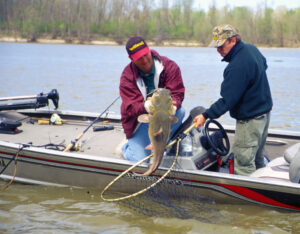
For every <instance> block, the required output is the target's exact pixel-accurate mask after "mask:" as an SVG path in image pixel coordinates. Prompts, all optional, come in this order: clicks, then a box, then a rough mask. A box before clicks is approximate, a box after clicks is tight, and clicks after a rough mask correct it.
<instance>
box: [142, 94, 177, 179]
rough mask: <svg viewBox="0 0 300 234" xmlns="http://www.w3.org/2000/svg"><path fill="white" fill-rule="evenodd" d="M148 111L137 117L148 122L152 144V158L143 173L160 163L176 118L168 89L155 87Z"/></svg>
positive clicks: (147, 173)
mask: <svg viewBox="0 0 300 234" xmlns="http://www.w3.org/2000/svg"><path fill="white" fill-rule="evenodd" d="M151 104H152V105H151V106H150V108H149V109H150V113H149V114H148V115H147V114H144V115H141V116H139V117H138V120H139V122H149V138H150V141H151V144H152V150H153V160H151V161H152V163H151V164H150V166H149V169H148V171H146V172H145V173H144V174H143V175H144V176H148V175H150V174H151V173H153V172H154V171H155V170H156V169H157V168H158V166H159V165H160V163H161V160H162V157H163V155H164V151H165V148H166V144H167V141H168V139H169V136H170V131H171V123H172V122H177V121H178V119H177V118H176V117H175V116H174V115H173V114H174V107H173V104H172V98H171V93H170V91H169V90H168V89H164V88H158V89H155V91H154V93H153V96H152V98H151Z"/></svg>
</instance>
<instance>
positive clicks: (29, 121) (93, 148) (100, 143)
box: [0, 112, 125, 158]
mask: <svg viewBox="0 0 300 234" xmlns="http://www.w3.org/2000/svg"><path fill="white" fill-rule="evenodd" d="M0 116H1V117H2V118H3V117H5V118H7V119H10V120H15V121H20V120H21V122H22V125H21V126H20V127H18V129H19V130H22V132H20V133H17V134H3V133H0V140H2V141H8V142H15V143H25V144H32V145H34V146H40V147H45V145H49V144H53V145H63V146H65V147H66V146H68V145H69V144H70V143H71V142H72V141H74V140H75V139H76V138H77V137H79V136H80V135H81V134H82V133H83V131H85V129H86V128H87V127H88V126H89V125H90V124H91V121H90V120H85V121H81V120H64V121H63V124H62V125H52V124H39V123H38V119H41V120H44V119H43V118H30V117H27V116H26V115H23V114H20V113H16V112H6V113H5V112H2V113H1V115H0ZM103 125H105V126H109V125H112V123H101V122H100V123H96V124H94V125H93V126H92V127H90V128H89V129H88V131H86V133H85V134H84V135H83V136H82V137H81V138H80V140H79V141H78V143H79V152H80V153H84V154H89V155H96V156H97V155H99V156H100V155H101V156H107V157H116V158H120V157H122V156H121V155H120V154H119V153H117V152H116V149H117V147H118V145H119V144H120V143H121V142H122V141H123V140H124V139H125V134H124V133H123V129H122V126H121V124H119V123H113V126H114V129H113V130H106V131H96V132H94V131H93V127H95V126H103ZM49 147H50V146H49ZM52 148H53V147H52ZM60 149H61V147H60Z"/></svg>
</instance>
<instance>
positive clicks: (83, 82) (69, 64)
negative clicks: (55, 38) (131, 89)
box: [0, 43, 300, 131]
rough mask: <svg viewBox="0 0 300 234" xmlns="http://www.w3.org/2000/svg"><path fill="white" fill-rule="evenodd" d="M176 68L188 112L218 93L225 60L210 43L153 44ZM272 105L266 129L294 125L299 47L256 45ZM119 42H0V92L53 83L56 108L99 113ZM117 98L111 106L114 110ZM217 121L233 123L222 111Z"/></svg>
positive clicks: (120, 60)
mask: <svg viewBox="0 0 300 234" xmlns="http://www.w3.org/2000/svg"><path fill="white" fill-rule="evenodd" d="M154 49H156V50H157V51H158V52H159V53H160V54H162V55H166V56H168V57H170V58H171V59H173V60H174V61H176V62H177V63H178V65H179V66H180V67H181V70H182V75H183V79H184V83H185V86H186V96H185V100H184V103H183V105H184V107H185V108H186V110H187V111H190V110H191V109H192V108H193V107H195V106H199V105H202V106H204V107H209V105H210V104H212V103H213V102H214V101H215V100H216V99H218V98H219V92H220V84H221V82H222V79H223V77H222V74H223V70H224V68H225V66H226V64H227V63H225V62H220V60H221V57H220V56H219V54H218V53H217V52H216V50H215V49H212V48H174V47H161V48H157V47H155V48H154ZM261 51H262V53H263V54H264V55H265V57H266V58H267V60H268V65H269V68H268V70H267V72H268V77H269V81H270V86H271V90H272V95H273V101H274V107H273V111H272V117H271V124H270V125H271V128H277V129H287V130H297V131H299V130H300V101H299V100H300V92H299V87H300V66H299V64H300V49H271V48H268V49H261ZM128 62H129V59H128V57H127V54H126V51H125V48H124V47H121V46H89V45H45V44H22V43H20V44H16V43H0V71H1V73H0V80H1V86H0V97H6V96H18V95H35V94H38V93H39V92H49V91H50V90H51V89H52V88H56V89H57V90H58V92H59V94H60V97H61V98H60V108H61V109H68V110H81V111H92V112H102V111H103V110H104V109H105V108H106V107H107V106H108V105H109V104H110V103H112V102H113V100H114V99H115V98H116V97H117V96H118V95H119V92H118V91H119V90H118V89H119V79H120V75H121V72H122V70H123V69H124V67H125V66H126V65H127V64H128ZM119 108H120V102H119V103H117V104H115V105H114V106H113V107H112V108H111V110H112V111H114V112H116V113H119ZM220 121H221V122H222V123H223V124H231V125H234V124H235V123H234V121H233V120H232V119H231V118H230V117H229V115H228V114H226V115H224V116H223V117H221V118H220Z"/></svg>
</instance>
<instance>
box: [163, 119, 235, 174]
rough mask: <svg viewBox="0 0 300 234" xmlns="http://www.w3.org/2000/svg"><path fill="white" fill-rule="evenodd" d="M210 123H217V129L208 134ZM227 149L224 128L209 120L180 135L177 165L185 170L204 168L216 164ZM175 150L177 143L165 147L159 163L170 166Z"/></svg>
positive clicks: (227, 140)
mask: <svg viewBox="0 0 300 234" xmlns="http://www.w3.org/2000/svg"><path fill="white" fill-rule="evenodd" d="M211 123H213V124H215V125H217V130H214V131H213V132H212V133H211V134H210V133H209V126H210V124H211ZM179 137H181V136H179ZM224 142H225V143H224ZM229 149H230V145H229V139H228V136H227V134H226V132H225V130H224V128H223V127H222V126H221V125H220V124H219V123H218V122H217V121H215V120H209V121H207V122H206V124H205V126H204V127H199V128H197V129H193V130H191V131H190V132H189V133H188V134H187V135H184V136H182V140H181V142H180V144H179V151H178V159H177V165H178V167H179V168H181V169H185V170H205V169H208V168H210V167H211V166H213V165H216V162H217V161H219V160H220V157H221V156H226V155H227V154H228V153H229ZM176 152H177V143H175V144H174V145H173V146H172V147H170V148H169V149H167V151H166V153H165V155H164V157H163V161H162V163H161V165H162V166H164V167H170V166H171V165H172V163H173V161H174V157H175V155H176Z"/></svg>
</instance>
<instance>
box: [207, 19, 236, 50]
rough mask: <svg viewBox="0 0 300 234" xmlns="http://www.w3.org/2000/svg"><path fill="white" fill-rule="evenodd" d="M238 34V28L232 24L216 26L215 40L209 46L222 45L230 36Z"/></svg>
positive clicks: (214, 30)
mask: <svg viewBox="0 0 300 234" xmlns="http://www.w3.org/2000/svg"><path fill="white" fill-rule="evenodd" d="M236 35H238V30H237V29H235V28H234V27H233V26H232V25H230V24H223V25H219V26H216V27H214V29H213V40H212V41H211V43H210V44H209V45H208V47H215V48H216V47H219V46H222V45H223V44H224V43H225V41H226V40H227V39H228V38H231V37H233V36H236Z"/></svg>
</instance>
